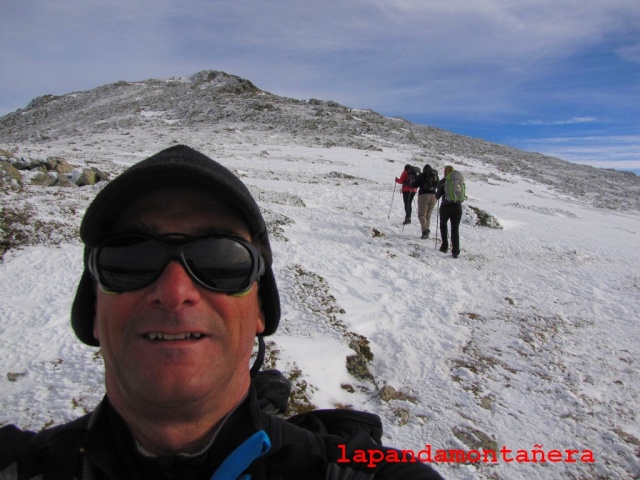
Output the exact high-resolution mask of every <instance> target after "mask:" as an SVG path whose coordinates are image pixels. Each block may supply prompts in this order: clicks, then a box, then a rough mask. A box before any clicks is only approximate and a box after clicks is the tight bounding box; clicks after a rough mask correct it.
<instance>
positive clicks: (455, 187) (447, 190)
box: [444, 170, 466, 203]
mask: <svg viewBox="0 0 640 480" xmlns="http://www.w3.org/2000/svg"><path fill="white" fill-rule="evenodd" d="M444 198H445V199H447V201H449V202H451V203H462V202H464V200H465V198H466V190H465V185H464V176H463V175H462V173H460V172H458V171H456V170H454V171H453V172H451V173H450V174H449V175H447V176H446V178H445V182H444Z"/></svg>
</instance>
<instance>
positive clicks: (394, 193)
mask: <svg viewBox="0 0 640 480" xmlns="http://www.w3.org/2000/svg"><path fill="white" fill-rule="evenodd" d="M397 185H398V184H397V183H394V184H393V194H392V195H391V205H389V215H387V220H389V218H391V207H393V197H395V196H396V186H397Z"/></svg>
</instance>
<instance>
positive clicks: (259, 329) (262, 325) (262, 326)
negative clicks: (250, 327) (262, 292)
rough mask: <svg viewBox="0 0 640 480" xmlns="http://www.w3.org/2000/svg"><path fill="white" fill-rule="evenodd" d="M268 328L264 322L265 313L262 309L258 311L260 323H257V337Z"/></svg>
mask: <svg viewBox="0 0 640 480" xmlns="http://www.w3.org/2000/svg"><path fill="white" fill-rule="evenodd" d="M265 328H266V322H265V320H264V313H263V312H262V308H261V309H260V310H259V311H258V322H257V323H256V335H259V334H261V333H262V332H264V329H265Z"/></svg>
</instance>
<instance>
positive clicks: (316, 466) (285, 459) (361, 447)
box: [0, 389, 442, 480]
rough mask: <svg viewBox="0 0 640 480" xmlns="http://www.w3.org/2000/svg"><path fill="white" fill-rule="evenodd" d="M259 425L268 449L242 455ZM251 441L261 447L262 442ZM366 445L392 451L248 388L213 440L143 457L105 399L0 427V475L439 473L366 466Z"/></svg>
mask: <svg viewBox="0 0 640 480" xmlns="http://www.w3.org/2000/svg"><path fill="white" fill-rule="evenodd" d="M299 423H303V422H299ZM260 430H263V431H264V432H265V433H266V436H268V440H267V443H270V448H269V450H268V452H266V453H265V454H264V455H262V456H260V448H258V449H257V450H256V449H255V445H256V443H255V442H253V447H254V448H253V450H254V452H253V453H251V454H249V453H247V451H251V448H249V450H247V449H246V448H245V447H246V446H247V439H249V438H251V439H256V437H257V436H259V435H261V434H260V433H259V432H260ZM316 431H317V429H316ZM260 438H263V437H260ZM256 441H257V442H258V444H257V445H258V447H260V446H262V445H263V444H262V442H263V440H261V439H258V440H256ZM241 445H243V446H241ZM250 447H251V445H250ZM368 450H375V451H376V452H380V454H379V455H383V456H386V455H387V454H388V453H389V452H393V451H392V450H390V449H387V448H385V447H382V446H380V445H378V444H376V443H375V442H374V441H373V440H372V439H371V437H370V436H369V435H367V434H365V433H363V432H360V433H359V434H356V435H354V436H352V437H351V438H349V439H345V438H344V437H340V436H336V435H332V434H329V433H326V432H324V433H315V432H312V431H310V430H309V429H307V428H302V427H300V426H297V425H294V424H293V423H292V422H289V421H286V420H284V419H281V418H279V417H276V416H274V415H270V414H267V413H265V412H263V411H262V410H261V409H260V408H259V406H258V401H257V397H256V395H255V392H254V390H253V389H252V390H251V393H250V395H249V397H248V398H247V400H245V401H244V402H243V403H242V404H241V405H240V406H239V407H238V409H236V411H235V412H234V413H233V414H231V416H230V417H229V418H228V419H227V420H226V421H225V423H224V425H223V427H222V428H221V429H220V431H219V432H218V434H217V436H216V438H215V440H214V441H213V443H212V445H211V446H210V447H209V448H208V449H207V450H206V451H205V452H203V453H202V454H200V455H196V456H190V457H186V456H171V457H153V458H151V457H145V456H144V455H142V454H141V453H139V451H138V449H137V448H136V445H135V441H134V439H133V437H132V435H131V434H130V432H129V429H128V428H127V427H126V425H125V423H124V421H123V420H122V419H121V418H120V417H119V415H118V414H117V413H116V412H115V411H114V410H113V408H112V407H111V406H110V404H109V401H108V400H107V399H106V398H105V399H104V400H103V401H102V403H101V404H100V405H99V406H98V408H96V410H95V411H94V412H92V413H90V414H88V415H86V416H84V417H82V418H79V419H77V420H74V421H72V422H70V423H67V424H64V425H60V426H57V427H53V428H51V429H48V430H44V431H43V432H41V433H39V434H35V433H34V432H27V431H21V430H19V429H17V428H16V427H14V426H8V427H3V428H2V429H0V478H2V479H3V480H4V479H6V480H12V479H16V480H23V479H24V480H28V479H35V478H36V477H37V476H38V475H43V477H39V478H42V480H72V479H78V480H126V479H136V480H139V479H140V480H146V479H150V480H151V479H153V480H161V479H167V480H170V479H179V480H209V479H213V480H217V479H218V478H237V479H242V480H245V479H252V480H275V479H282V480H289V479H290V480H299V479H300V480H301V479H305V480H314V479H319V480H320V479H321V480H347V479H348V480H371V479H379V480H391V479H394V480H395V479H402V480H430V479H441V478H442V477H440V475H438V474H437V473H436V472H435V471H434V470H433V469H431V467H429V466H427V465H425V464H423V463H421V462H420V461H414V462H409V461H405V462H398V463H394V462H386V461H381V462H376V465H375V466H373V467H370V466H367V464H366V463H365V462H363V461H361V460H360V461H357V460H356V458H357V457H356V456H353V454H354V453H355V454H356V455H357V454H358V452H366V451H368ZM256 457H257V458H256ZM230 458H231V460H228V459H230ZM345 459H353V461H345ZM225 460H227V462H226V463H225ZM341 460H342V461H341ZM229 464H233V465H232V466H231V471H235V472H236V473H234V474H233V475H232V476H231V477H229V476H225V477H216V476H215V475H216V474H218V475H219V474H220V473H221V472H220V471H218V472H216V471H217V470H223V469H227V467H229ZM221 465H222V466H221ZM234 469H235V470H234ZM214 472H216V474H214ZM212 475H214V476H212Z"/></svg>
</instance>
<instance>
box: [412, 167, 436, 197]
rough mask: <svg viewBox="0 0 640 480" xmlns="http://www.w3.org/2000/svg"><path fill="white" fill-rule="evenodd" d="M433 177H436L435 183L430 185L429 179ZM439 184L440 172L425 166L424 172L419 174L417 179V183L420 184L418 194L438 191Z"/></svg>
mask: <svg viewBox="0 0 640 480" xmlns="http://www.w3.org/2000/svg"><path fill="white" fill-rule="evenodd" d="M431 177H434V182H435V183H434V184H433V185H430V184H429V183H428V182H427V180H428V179H430V178H431ZM437 184H438V172H436V171H435V170H433V169H429V168H427V167H426V166H425V168H424V169H423V171H422V173H421V174H420V175H418V178H417V179H416V185H419V186H420V189H419V190H418V195H424V194H425V193H436V188H437Z"/></svg>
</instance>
